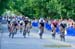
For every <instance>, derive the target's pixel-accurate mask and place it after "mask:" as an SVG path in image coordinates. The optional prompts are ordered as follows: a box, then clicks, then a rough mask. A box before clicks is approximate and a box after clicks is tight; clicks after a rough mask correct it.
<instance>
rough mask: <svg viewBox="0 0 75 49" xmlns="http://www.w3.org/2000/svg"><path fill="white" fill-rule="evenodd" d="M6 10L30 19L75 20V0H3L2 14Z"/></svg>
mask: <svg viewBox="0 0 75 49" xmlns="http://www.w3.org/2000/svg"><path fill="white" fill-rule="evenodd" d="M5 9H7V10H11V11H14V12H15V11H17V12H19V13H20V14H22V15H25V16H28V17H30V18H33V17H36V18H39V17H45V18H47V17H49V18H61V16H62V17H63V18H73V19H74V18H75V0H1V1H0V14H2V13H3V12H4V11H5Z"/></svg>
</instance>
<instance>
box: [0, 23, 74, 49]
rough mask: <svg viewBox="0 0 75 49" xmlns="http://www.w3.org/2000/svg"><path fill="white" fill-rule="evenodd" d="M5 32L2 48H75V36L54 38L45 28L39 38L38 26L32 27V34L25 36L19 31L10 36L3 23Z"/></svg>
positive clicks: (2, 37) (2, 38)
mask: <svg viewBox="0 0 75 49" xmlns="http://www.w3.org/2000/svg"><path fill="white" fill-rule="evenodd" d="M3 32H4V33H3V34H1V33H0V37H1V38H0V39H1V41H0V42H1V43H0V44H1V47H0V49H63V48H64V49H75V37H71V36H66V41H65V42H61V41H60V38H59V35H56V39H55V40H53V39H52V37H51V35H50V32H49V31H47V30H45V34H44V35H43V39H39V35H38V28H34V27H33V28H32V29H31V34H30V36H29V37H28V36H27V38H23V36H22V34H21V33H19V31H18V32H17V34H16V35H15V37H14V38H13V39H12V38H9V37H8V35H9V32H8V30H7V26H6V25H5V24H4V25H3Z"/></svg>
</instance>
